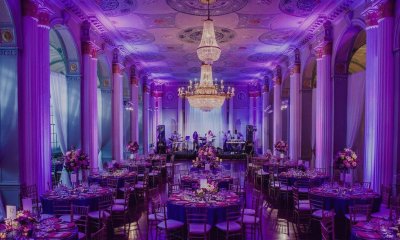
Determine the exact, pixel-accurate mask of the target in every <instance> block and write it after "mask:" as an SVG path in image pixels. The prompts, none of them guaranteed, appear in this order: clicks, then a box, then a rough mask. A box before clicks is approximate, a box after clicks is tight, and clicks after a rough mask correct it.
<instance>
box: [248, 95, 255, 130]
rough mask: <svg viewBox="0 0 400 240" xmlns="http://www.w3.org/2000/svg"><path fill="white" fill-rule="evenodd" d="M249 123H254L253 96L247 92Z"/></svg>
mask: <svg viewBox="0 0 400 240" xmlns="http://www.w3.org/2000/svg"><path fill="white" fill-rule="evenodd" d="M249 125H254V97H253V96H252V95H251V93H250V92H249Z"/></svg>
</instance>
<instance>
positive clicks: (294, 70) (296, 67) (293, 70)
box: [290, 64, 300, 75]
mask: <svg viewBox="0 0 400 240" xmlns="http://www.w3.org/2000/svg"><path fill="white" fill-rule="evenodd" d="M296 73H300V64H295V65H293V66H292V67H291V68H290V75H293V74H296Z"/></svg>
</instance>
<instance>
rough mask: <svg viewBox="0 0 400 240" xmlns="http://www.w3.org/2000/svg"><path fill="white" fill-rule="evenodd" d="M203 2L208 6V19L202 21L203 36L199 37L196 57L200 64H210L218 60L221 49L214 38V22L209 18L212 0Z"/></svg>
mask: <svg viewBox="0 0 400 240" xmlns="http://www.w3.org/2000/svg"><path fill="white" fill-rule="evenodd" d="M203 1H204V0H203ZM205 1H206V2H207V6H208V8H207V10H208V15H207V16H208V17H207V19H206V20H204V24H203V34H202V35H201V41H200V45H199V46H198V47H197V56H198V57H199V59H200V60H201V61H202V62H205V63H207V64H212V63H213V62H215V61H217V60H218V59H219V57H220V55H221V48H219V46H218V43H217V39H216V38H215V31H214V22H213V20H212V19H211V18H210V1H212V0H205Z"/></svg>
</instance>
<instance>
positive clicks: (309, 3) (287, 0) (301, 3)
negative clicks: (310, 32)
mask: <svg viewBox="0 0 400 240" xmlns="http://www.w3.org/2000/svg"><path fill="white" fill-rule="evenodd" d="M320 2H321V0H281V1H280V2H279V9H280V10H281V11H282V12H283V13H286V14H288V15H291V16H295V17H308V16H309V15H311V13H312V12H313V11H314V9H315V8H316V7H317V6H318V4H319V3H320Z"/></svg>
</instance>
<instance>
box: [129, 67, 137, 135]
mask: <svg viewBox="0 0 400 240" xmlns="http://www.w3.org/2000/svg"><path fill="white" fill-rule="evenodd" d="M130 78H131V81H130V84H131V101H132V103H133V110H132V111H131V140H132V141H133V142H137V143H139V84H138V79H137V77H136V69H135V67H134V66H132V68H131V76H130Z"/></svg>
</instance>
